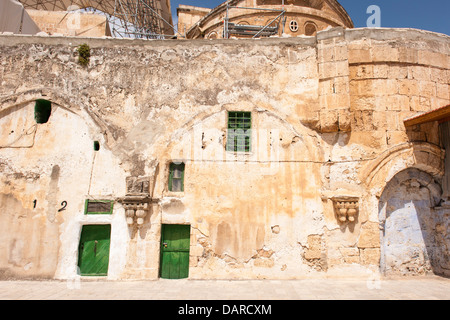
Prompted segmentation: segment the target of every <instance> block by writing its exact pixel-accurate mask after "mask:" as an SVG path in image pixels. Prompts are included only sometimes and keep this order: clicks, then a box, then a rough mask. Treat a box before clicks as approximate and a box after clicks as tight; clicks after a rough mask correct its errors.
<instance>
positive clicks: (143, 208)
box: [117, 196, 158, 227]
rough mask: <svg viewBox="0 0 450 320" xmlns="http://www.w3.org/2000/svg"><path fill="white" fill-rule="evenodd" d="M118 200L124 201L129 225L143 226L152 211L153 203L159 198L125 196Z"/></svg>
mask: <svg viewBox="0 0 450 320" xmlns="http://www.w3.org/2000/svg"><path fill="white" fill-rule="evenodd" d="M117 201H118V202H119V203H122V205H123V208H124V209H125V216H126V219H127V224H128V225H129V226H131V225H134V224H136V225H137V226H138V227H141V226H142V225H143V224H144V219H145V217H146V216H147V214H148V213H149V211H150V207H151V204H152V203H153V202H158V199H152V198H150V197H149V196H125V197H123V198H119V199H118V200H117Z"/></svg>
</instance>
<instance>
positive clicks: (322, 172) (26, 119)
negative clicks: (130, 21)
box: [0, 28, 450, 279]
mask: <svg viewBox="0 0 450 320" xmlns="http://www.w3.org/2000/svg"><path fill="white" fill-rule="evenodd" d="M84 42H86V43H88V44H89V46H90V48H91V58H90V63H89V65H88V66H87V67H83V66H81V65H79V64H78V62H77V61H78V54H77V50H76V49H77V46H78V45H80V44H81V43H84ZM0 57H1V58H0V59H1V62H0V78H1V88H0V108H1V109H0V121H1V124H2V125H1V134H0V137H1V140H0V142H1V148H0V161H1V168H2V175H1V184H0V194H1V197H2V203H1V207H2V211H1V212H0V219H1V226H2V233H1V234H2V241H1V242H0V250H1V252H2V253H1V255H0V268H1V270H3V272H4V274H5V275H8V276H17V277H25V276H29V277H57V278H69V277H71V276H74V275H75V274H76V263H77V248H78V241H79V237H80V231H81V226H82V225H84V224H98V223H110V224H111V225H112V235H111V252H110V265H109V272H108V277H109V278H111V279H117V278H146V279H153V278H157V277H158V273H159V254H160V253H159V249H160V237H161V235H160V232H161V231H160V230H161V224H166V223H172V224H190V225H191V248H190V277H191V278H298V277H307V276H321V275H325V274H326V275H330V276H333V275H334V276H338V275H358V274H359V275H363V276H367V275H368V273H367V272H375V271H376V270H378V268H379V266H380V259H381V254H382V250H381V243H382V237H381V236H380V216H379V198H380V197H381V195H382V193H383V190H384V188H385V186H386V185H387V183H388V182H389V181H390V180H391V179H392V178H393V177H394V176H395V175H396V174H397V173H399V172H401V171H402V170H404V169H407V168H417V169H420V170H421V171H424V172H427V173H428V174H430V175H431V176H432V177H433V179H436V180H437V183H439V178H440V177H441V176H442V174H443V170H444V169H443V157H444V151H443V150H442V148H441V145H440V139H439V133H438V126H437V124H435V123H431V124H426V125H421V126H416V127H414V128H412V129H411V130H409V131H406V129H405V127H404V125H403V119H404V118H406V117H408V116H411V115H415V114H417V113H418V112H421V111H426V110H430V109H432V108H434V107H437V106H441V105H446V104H448V103H449V101H450V99H449V76H450V73H449V69H450V68H449V63H450V62H449V61H450V41H449V38H448V37H447V36H444V35H438V34H433V33H429V32H423V31H417V30H396V29H376V30H371V29H355V30H344V29H343V28H337V29H332V30H329V31H325V32H320V33H319V34H318V36H317V37H309V38H287V39H284V38H283V39H279V38H274V39H264V40H257V41H252V40H239V41H238V40H229V41H225V40H216V41H204V40H201V41H199V40H196V41H141V40H113V39H78V38H54V37H25V36H0ZM36 99H47V100H51V101H52V106H53V109H52V115H51V116H50V119H49V121H48V123H46V124H35V123H34V119H33V107H34V101H35V100H36ZM227 111H250V112H251V115H252V150H251V152H249V153H245V154H234V153H232V152H226V151H225V145H226V138H227V134H226V132H227V131H226V130H227ZM94 140H96V141H100V145H101V148H100V150H99V151H97V152H95V151H94V150H93V147H92V143H93V141H94ZM173 160H182V161H184V162H185V163H186V171H185V180H184V182H185V187H184V192H183V193H174V192H169V191H168V187H167V181H168V175H169V163H170V162H171V161H173ZM129 177H134V178H135V179H141V178H145V177H151V181H152V183H151V188H150V189H151V191H150V192H149V194H151V196H152V197H153V198H154V199H156V200H155V201H154V202H153V204H151V205H150V209H149V210H148V214H147V215H146V217H145V218H144V223H143V225H142V226H141V227H140V228H137V227H136V225H131V226H127V223H126V219H125V209H124V205H123V204H122V202H120V201H116V202H115V204H114V211H113V214H112V215H106V216H90V215H84V212H83V209H84V201H85V199H115V200H118V199H119V198H123V197H125V196H126V194H127V186H126V179H127V178H129ZM35 199H36V200H37V205H36V207H33V204H34V203H33V200H35ZM62 201H67V202H68V205H67V208H66V209H65V210H63V211H60V212H58V209H59V207H60V203H61V202H62ZM444 211H445V210H444ZM444 215H445V214H443V215H441V217H443V216H444ZM444 220H445V219H444ZM445 223H446V222H442V221H441V222H440V224H439V223H438V225H440V227H439V228H438V227H436V228H437V229H439V230H441V231H440V232H441V234H440V237H441V238H440V239H441V241H444V242H446V241H447V242H446V243H448V233H447V231H446V230H445V228H442V226H443V225H445ZM442 239H443V240H442ZM446 239H447V240H446ZM50 243H51V245H49V244H50ZM31 244H32V246H34V247H32V246H31ZM446 267H447V268H448V265H447V266H446Z"/></svg>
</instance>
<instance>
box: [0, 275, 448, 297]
mask: <svg viewBox="0 0 450 320" xmlns="http://www.w3.org/2000/svg"><path fill="white" fill-rule="evenodd" d="M0 299H1V300H75V299H77V300H80V299H81V300H110V299H115V300H129V299H132V300H142V299H144V300H449V299H450V279H448V278H441V277H425V278H422V277H421V278H399V279H381V280H373V281H372V280H341V279H338V280H337V279H323V280H322V279H321V280H312V279H308V280H241V281H228V280H165V279H159V280H155V281H104V280H99V281H92V280H91V281H85V280H81V281H79V280H78V281H0Z"/></svg>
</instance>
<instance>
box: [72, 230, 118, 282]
mask: <svg viewBox="0 0 450 320" xmlns="http://www.w3.org/2000/svg"><path fill="white" fill-rule="evenodd" d="M110 239H111V225H85V226H83V228H82V230H81V237H80V245H79V247H78V267H79V268H80V273H81V275H82V276H106V275H107V274H108V265H109V246H110Z"/></svg>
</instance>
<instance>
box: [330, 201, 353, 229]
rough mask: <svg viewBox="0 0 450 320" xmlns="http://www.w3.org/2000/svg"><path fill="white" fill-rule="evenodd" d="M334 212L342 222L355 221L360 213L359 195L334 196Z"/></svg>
mask: <svg viewBox="0 0 450 320" xmlns="http://www.w3.org/2000/svg"><path fill="white" fill-rule="evenodd" d="M331 200H332V201H333V207H334V212H335V213H336V217H337V219H338V221H339V222H340V223H344V222H347V221H348V222H355V221H356V219H357V218H358V214H359V198H357V197H348V196H341V197H333V198H331Z"/></svg>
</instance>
